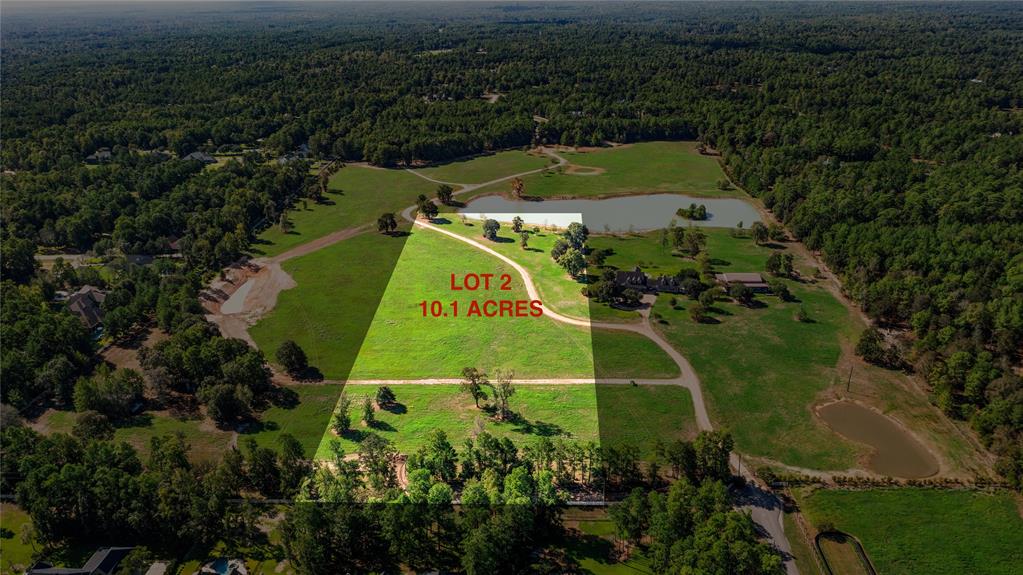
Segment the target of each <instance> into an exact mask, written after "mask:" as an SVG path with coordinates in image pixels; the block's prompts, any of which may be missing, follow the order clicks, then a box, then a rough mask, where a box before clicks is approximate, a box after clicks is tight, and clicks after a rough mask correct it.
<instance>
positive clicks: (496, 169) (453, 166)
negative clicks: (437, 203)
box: [416, 150, 552, 184]
mask: <svg viewBox="0 0 1023 575" xmlns="http://www.w3.org/2000/svg"><path fill="white" fill-rule="evenodd" d="M551 162H552V159H551V158H550V157H548V156H545V155H543V154H539V153H534V152H523V151H520V150H511V151H506V152H496V153H494V154H487V155H484V156H476V157H474V158H470V159H466V160H459V161H454V162H447V163H444V164H440V165H437V166H431V167H429V168H421V169H418V170H416V172H418V173H420V174H423V175H424V176H427V177H429V178H433V179H434V180H440V181H442V182H454V183H458V184H482V183H484V182H489V181H491V180H496V179H497V178H503V177H506V176H510V175H512V174H521V173H522V172H528V171H530V170H536V169H538V168H542V167H544V166H548V165H550V164H551Z"/></svg>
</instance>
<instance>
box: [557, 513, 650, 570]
mask: <svg viewBox="0 0 1023 575" xmlns="http://www.w3.org/2000/svg"><path fill="white" fill-rule="evenodd" d="M605 517H606V516H605ZM574 527H575V530H573V531H571V532H570V533H569V536H568V537H567V539H566V545H565V551H566V552H567V553H568V556H569V557H571V558H572V559H573V560H575V562H576V563H578V566H579V568H580V569H581V571H582V572H583V573H589V574H592V575H652V574H653V569H652V568H651V566H650V560H649V559H647V557H646V556H645V555H644V553H643V551H642V550H641V549H635V550H633V552H632V556H631V557H629V559H628V560H627V561H621V562H612V561H611V559H610V557H611V552H612V550H613V549H614V544H613V540H614V535H615V530H614V523H612V522H611V521H610V520H608V519H592V520H583V521H578V522H574Z"/></svg>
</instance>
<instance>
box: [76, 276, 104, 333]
mask: <svg viewBox="0 0 1023 575" xmlns="http://www.w3.org/2000/svg"><path fill="white" fill-rule="evenodd" d="M106 297H107V294H106V292H104V291H103V290H101V289H99V288H96V287H93V286H90V285H86V286H82V287H81V288H79V290H78V291H76V292H75V293H73V294H71V295H69V296H68V298H67V307H68V309H70V310H71V313H73V314H75V315H77V316H78V317H79V318H80V319H81V320H82V323H83V324H85V327H87V328H89V329H95V328H96V326H98V325H99V324H101V323H103V309H102V304H103V300H104V299H106Z"/></svg>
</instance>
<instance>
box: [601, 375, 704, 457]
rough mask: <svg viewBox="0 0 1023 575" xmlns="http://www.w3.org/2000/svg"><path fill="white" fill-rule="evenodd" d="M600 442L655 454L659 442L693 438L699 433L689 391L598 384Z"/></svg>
mask: <svg viewBox="0 0 1023 575" xmlns="http://www.w3.org/2000/svg"><path fill="white" fill-rule="evenodd" d="M596 389H597V415H598V423H599V425H600V443H601V445H604V446H612V447H614V446H624V445H631V446H634V447H638V448H639V451H640V454H641V455H642V456H643V457H646V458H652V457H653V456H654V455H655V448H656V446H657V442H658V440H660V441H663V442H669V441H672V440H675V439H692V438H693V437H695V436H696V433H697V431H698V429H697V427H696V417H695V415H694V412H693V398H692V396H691V395H689V390H688V389H686V388H684V387H681V386H673V385H672V386H669V385H635V386H633V385H598V386H597V387H596Z"/></svg>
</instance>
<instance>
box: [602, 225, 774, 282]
mask: <svg viewBox="0 0 1023 575" xmlns="http://www.w3.org/2000/svg"><path fill="white" fill-rule="evenodd" d="M701 231H702V232H703V233H704V234H706V236H707V247H706V249H707V253H708V254H709V255H710V257H711V263H712V264H713V265H714V269H715V270H716V271H718V272H763V271H764V268H765V267H766V266H767V258H768V256H770V255H771V252H772V251H774V250H772V249H770V248H766V247H764V246H758V245H756V243H754V242H753V240H751V239H748V238H745V237H734V236H733V235H732V230H731V229H725V228H701ZM589 244H590V247H592V248H595V249H598V248H610V249H613V250H614V253H613V254H612V255H610V256H608V258H607V260H606V262H605V264H606V265H609V266H615V267H617V268H620V269H632V268H633V267H635V266H637V265H638V266H640V267H642V268H643V271H645V272H647V273H650V274H655V275H657V274H668V275H671V274H675V273H678V271H679V270H680V269H682V268H694V267H696V264H695V262H694V261H693V260H692V259H691V258H685V257H682V256H680V255H677V254H673V253H672V250H671V248H667V247H664V246H662V245H661V233H660V232H659V231H653V232H646V233H642V234H640V233H636V234H619V235H617V236H609V235H599V236H593V237H591V238H590V241H589Z"/></svg>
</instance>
